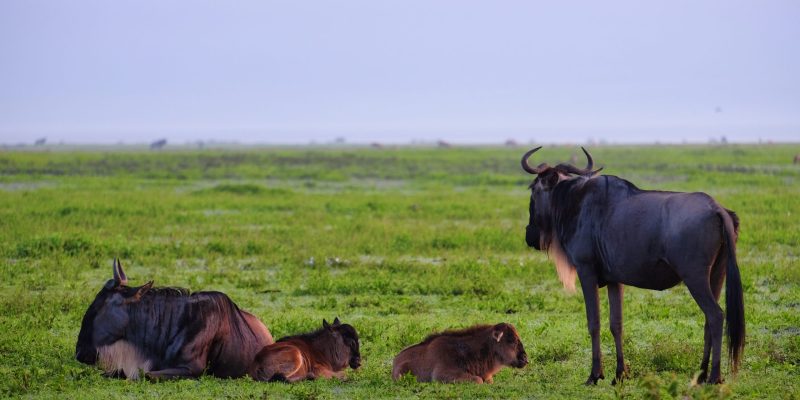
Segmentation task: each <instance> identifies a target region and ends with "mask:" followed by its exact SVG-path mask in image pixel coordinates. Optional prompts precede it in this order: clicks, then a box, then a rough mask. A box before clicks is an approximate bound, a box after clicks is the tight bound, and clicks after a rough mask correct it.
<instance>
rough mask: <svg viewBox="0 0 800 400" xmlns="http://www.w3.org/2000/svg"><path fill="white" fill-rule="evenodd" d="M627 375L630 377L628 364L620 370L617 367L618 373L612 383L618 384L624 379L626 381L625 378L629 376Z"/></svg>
mask: <svg viewBox="0 0 800 400" xmlns="http://www.w3.org/2000/svg"><path fill="white" fill-rule="evenodd" d="M627 377H628V366H627V365H626V366H625V367H624V368H623V369H621V370H620V369H617V375H616V377H614V379H613V380H612V381H611V384H612V385H616V384H618V383H622V381H624V380H625V378H627Z"/></svg>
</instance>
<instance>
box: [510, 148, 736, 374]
mask: <svg viewBox="0 0 800 400" xmlns="http://www.w3.org/2000/svg"><path fill="white" fill-rule="evenodd" d="M540 148H541V147H537V148H535V149H533V150H530V151H528V152H527V153H525V155H524V156H523V157H522V168H523V169H524V170H525V171H527V172H528V173H531V174H535V175H537V177H536V179H535V180H534V181H533V183H532V184H531V186H530V188H531V202H530V222H529V224H528V227H527V230H526V234H525V241H526V242H527V243H528V246H531V247H534V248H536V249H537V250H543V251H546V252H548V254H549V255H550V256H551V257H552V258H553V259H554V261H555V264H556V270H557V272H558V275H559V278H560V279H561V281H562V283H563V284H564V286H565V287H568V288H571V289H572V290H574V288H575V275H576V274H577V276H578V277H579V278H580V282H581V289H582V290H583V296H584V302H585V304H586V318H587V321H588V326H589V334H590V336H591V338H592V372H591V373H590V374H589V379H588V380H587V381H586V383H587V384H596V383H597V380H598V379H602V378H603V367H602V364H601V362H600V360H601V354H600V309H599V307H600V305H599V301H598V293H597V292H598V288H599V287H603V286H608V303H609V307H610V308H611V311H610V320H611V333H612V335H613V336H614V344H615V345H616V349H617V371H616V378H615V379H614V381H613V382H612V383H616V382H617V381H618V380H620V379H622V378H623V375H624V374H625V372H626V367H625V363H624V360H623V355H622V292H623V285H631V286H636V287H640V288H645V289H653V290H664V289H668V288H670V287H673V286H675V285H677V284H678V283H680V282H681V281H683V282H684V283H685V284H686V287H687V288H688V289H689V292H690V293H691V295H692V297H693V298H694V300H695V301H696V302H697V304H698V305H699V306H700V309H701V310H702V311H703V313H704V314H705V318H706V322H705V346H704V349H703V361H702V362H701V364H700V369H701V374H700V376H699V379H700V380H701V381H707V382H710V383H718V382H721V378H720V352H721V350H720V349H721V347H722V323H723V322H722V320H723V315H722V310H721V309H720V307H719V305H718V304H717V301H718V299H719V295H720V290H721V289H722V281H723V280H725V276H726V275H727V276H728V278H727V285H726V289H725V290H726V295H725V308H726V309H727V335H728V354H729V356H730V357H729V361H730V365H731V370H732V372H733V373H736V370H737V368H738V366H739V360H740V359H741V356H742V351H743V349H744V337H745V322H744V300H743V299H742V283H741V278H740V276H739V267H738V266H737V264H736V238H737V236H738V225H739V221H738V218H737V216H736V214H735V213H734V212H733V211H730V210H727V209H725V208H723V207H722V206H721V205H719V203H717V202H716V201H714V199H712V198H711V197H710V196H708V195H707V194H705V193H679V192H662V191H651V190H642V189H639V188H637V187H636V186H634V185H633V184H632V183H630V182H628V181H626V180H624V179H621V178H618V177H616V176H611V175H602V176H598V175H597V172H598V171H600V170H599V169H598V170H595V171H592V167H593V165H594V164H593V162H592V157H591V155H589V153H588V152H587V151H586V149H583V152H584V153H585V154H586V158H587V159H588V166H587V167H586V168H584V169H579V168H576V167H574V166H572V165H568V164H559V165H557V166H554V167H551V166H549V165H547V164H545V163H543V164H540V165H539V166H538V167H536V168H533V167H531V166H530V164H528V158H529V157H530V156H531V154H533V153H535V152H536V151H537V150H539V149H540ZM712 349H713V355H714V356H713V363H712V365H711V373H710V374H707V372H708V361H709V356H710V353H711V350H712Z"/></svg>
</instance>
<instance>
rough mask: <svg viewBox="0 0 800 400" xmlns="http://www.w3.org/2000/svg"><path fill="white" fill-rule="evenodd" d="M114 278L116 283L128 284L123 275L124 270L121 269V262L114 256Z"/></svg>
mask: <svg viewBox="0 0 800 400" xmlns="http://www.w3.org/2000/svg"><path fill="white" fill-rule="evenodd" d="M114 280H115V281H116V282H117V285H120V286H127V285H128V277H127V276H126V275H125V271H123V270H122V264H120V262H119V260H118V259H117V258H116V257H115V258H114Z"/></svg>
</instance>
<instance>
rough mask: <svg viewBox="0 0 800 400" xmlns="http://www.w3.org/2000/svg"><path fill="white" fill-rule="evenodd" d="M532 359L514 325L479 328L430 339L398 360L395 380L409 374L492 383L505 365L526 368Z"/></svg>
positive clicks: (419, 378)
mask: <svg viewBox="0 0 800 400" xmlns="http://www.w3.org/2000/svg"><path fill="white" fill-rule="evenodd" d="M527 364H528V356H527V355H526V354H525V348H524V347H523V346H522V341H520V339H519V335H518V334H517V330H516V329H515V328H514V326H513V325H511V324H507V323H500V324H497V325H476V326H473V327H471V328H467V329H462V330H453V331H445V332H442V333H437V334H433V335H430V336H428V337H427V338H426V339H425V340H423V341H422V343H419V344H415V345H413V346H410V347H407V348H405V349H404V350H403V351H401V352H400V354H398V355H397V357H395V358H394V365H393V368H392V378H393V379H394V380H397V379H398V378H400V376H402V375H403V374H405V373H406V372H411V374H412V375H414V376H416V377H417V381H418V382H430V381H440V382H476V383H484V382H485V383H492V377H493V376H494V374H496V373H497V371H499V370H500V368H502V367H503V366H505V365H510V366H512V367H514V368H522V367H524V366H525V365H527Z"/></svg>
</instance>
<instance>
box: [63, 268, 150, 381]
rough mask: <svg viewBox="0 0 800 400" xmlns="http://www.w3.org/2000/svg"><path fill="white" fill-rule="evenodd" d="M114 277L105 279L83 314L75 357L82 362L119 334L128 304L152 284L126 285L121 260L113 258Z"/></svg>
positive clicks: (124, 325) (87, 361) (94, 359)
mask: <svg viewBox="0 0 800 400" xmlns="http://www.w3.org/2000/svg"><path fill="white" fill-rule="evenodd" d="M113 269H114V277H113V279H109V280H108V282H106V284H105V285H103V288H102V289H100V292H99V293H97V296H95V298H94V301H93V302H92V304H91V305H90V306H89V309H88V310H86V313H85V314H84V315H83V322H82V323H81V331H80V333H79V334H78V344H77V346H76V347H75V358H77V359H78V361H80V362H82V363H84V364H90V365H92V364H95V363H96V362H97V349H98V348H99V347H102V346H108V345H111V344H113V343H114V342H116V341H118V340H120V339H122V338H123V335H124V333H125V329H126V328H127V327H128V319H129V317H128V307H127V306H128V305H129V304H131V303H135V302H138V301H139V300H140V299H141V298H142V295H144V294H145V293H146V292H147V291H148V290H150V288H151V287H152V286H153V281H150V282H148V283H146V284H144V285H142V286H139V287H129V286H128V278H127V276H125V271H123V270H122V264H120V263H119V261H118V260H117V259H114V264H113Z"/></svg>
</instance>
